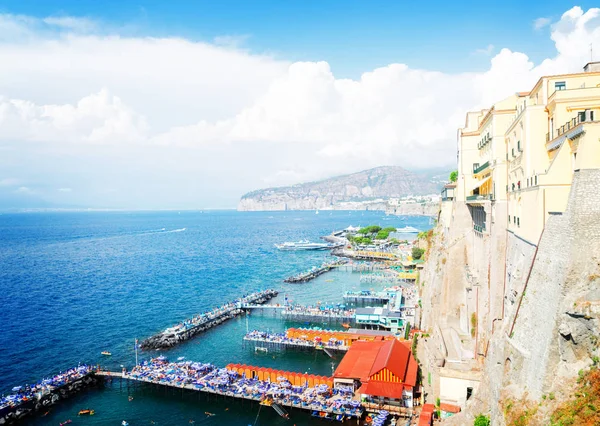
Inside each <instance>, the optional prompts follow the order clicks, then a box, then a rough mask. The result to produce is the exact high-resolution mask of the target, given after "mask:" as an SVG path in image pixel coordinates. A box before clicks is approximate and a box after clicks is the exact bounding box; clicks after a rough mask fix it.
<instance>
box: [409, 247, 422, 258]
mask: <svg viewBox="0 0 600 426" xmlns="http://www.w3.org/2000/svg"><path fill="white" fill-rule="evenodd" d="M423 253H425V250H423V249H422V248H419V247H413V248H412V253H411V254H412V258H413V259H414V260H419V259H420V258H421V257H423Z"/></svg>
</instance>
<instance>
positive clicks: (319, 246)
mask: <svg viewBox="0 0 600 426" xmlns="http://www.w3.org/2000/svg"><path fill="white" fill-rule="evenodd" d="M275 247H277V248H278V249H279V250H331V249H334V248H338V247H341V245H340V244H331V243H311V242H310V241H308V240H301V241H298V242H285V243H283V244H275Z"/></svg>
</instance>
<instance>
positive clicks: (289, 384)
mask: <svg viewBox="0 0 600 426" xmlns="http://www.w3.org/2000/svg"><path fill="white" fill-rule="evenodd" d="M98 374H101V375H104V376H111V377H118V378H122V379H125V380H132V381H137V382H145V383H150V384H155V385H161V386H167V387H171V388H178V389H187V390H190V391H194V392H204V393H208V394H216V395H221V396H225V397H231V398H237V399H243V400H250V401H255V402H259V403H260V404H262V405H265V406H271V407H273V408H274V409H275V410H276V411H278V410H277V408H276V407H277V406H279V407H283V406H285V407H289V408H297V409H300V410H307V411H311V412H313V414H314V413H315V412H316V413H318V414H320V413H323V414H322V415H321V417H323V416H328V417H329V418H330V419H336V420H339V421H342V420H343V419H349V418H357V419H359V418H360V417H361V416H362V414H363V409H362V407H361V404H360V402H359V401H357V400H355V399H354V398H353V392H352V391H349V390H346V389H335V388H334V387H333V379H332V378H331V377H325V376H316V375H312V374H302V373H294V372H288V371H280V370H273V369H270V368H262V367H253V366H247V365H239V364H229V365H227V367H226V368H217V367H215V366H213V365H211V364H201V363H197V362H191V361H186V362H179V363H169V362H168V361H166V359H164V358H163V357H159V358H156V359H153V360H152V361H151V362H149V363H144V364H143V365H139V366H136V367H134V368H133V369H132V370H131V371H129V372H127V371H123V372H121V373H117V372H100V373H98ZM282 412H283V411H282ZM278 413H279V411H278ZM280 414H281V413H280Z"/></svg>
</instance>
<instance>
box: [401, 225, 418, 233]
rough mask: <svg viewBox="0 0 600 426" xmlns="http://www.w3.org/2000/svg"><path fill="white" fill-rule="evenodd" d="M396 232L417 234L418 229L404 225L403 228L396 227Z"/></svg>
mask: <svg viewBox="0 0 600 426" xmlns="http://www.w3.org/2000/svg"><path fill="white" fill-rule="evenodd" d="M396 232H398V233H400V234H418V233H419V232H420V231H419V230H418V229H417V228H413V227H412V226H405V227H404V228H398V229H396Z"/></svg>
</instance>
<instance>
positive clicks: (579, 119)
mask: <svg viewBox="0 0 600 426" xmlns="http://www.w3.org/2000/svg"><path fill="white" fill-rule="evenodd" d="M592 121H594V116H593V114H591V115H590V116H589V117H588V116H587V114H585V115H579V114H577V116H575V117H573V118H572V119H570V120H569V121H567V122H566V123H565V124H563V125H562V126H560V127H558V128H557V129H556V134H553V135H550V133H546V143H548V142H550V141H551V140H554V139H556V138H558V137H560V136H562V135H564V134H565V133H567V132H568V131H569V130H573V129H574V128H575V127H577V126H579V125H580V124H581V123H589V122H592Z"/></svg>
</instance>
